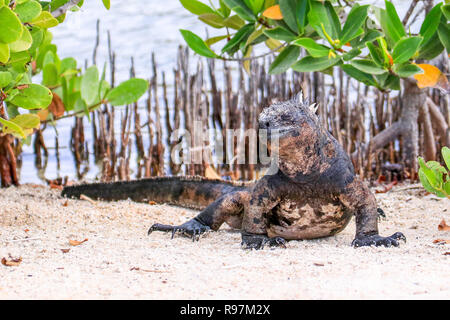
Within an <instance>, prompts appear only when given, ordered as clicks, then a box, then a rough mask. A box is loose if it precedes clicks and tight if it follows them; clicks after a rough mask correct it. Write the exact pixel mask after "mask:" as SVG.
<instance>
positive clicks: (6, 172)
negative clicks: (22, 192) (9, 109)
mask: <svg viewBox="0 0 450 320" xmlns="http://www.w3.org/2000/svg"><path fill="white" fill-rule="evenodd" d="M13 142H14V138H13V137H12V136H11V135H9V134H8V135H4V136H1V137H0V176H1V180H2V187H10V186H12V185H16V186H17V185H19V179H18V178H17V162H16V155H15V154H14V151H13V147H12V144H13Z"/></svg>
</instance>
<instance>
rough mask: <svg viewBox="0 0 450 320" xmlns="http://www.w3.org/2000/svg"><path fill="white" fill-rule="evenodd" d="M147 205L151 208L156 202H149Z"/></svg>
mask: <svg viewBox="0 0 450 320" xmlns="http://www.w3.org/2000/svg"><path fill="white" fill-rule="evenodd" d="M148 204H149V205H151V206H154V205H156V202H155V201H149V202H148Z"/></svg>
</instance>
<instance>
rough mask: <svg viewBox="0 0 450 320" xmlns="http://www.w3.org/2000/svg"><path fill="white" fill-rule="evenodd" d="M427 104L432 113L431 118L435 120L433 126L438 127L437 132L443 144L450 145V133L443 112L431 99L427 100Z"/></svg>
mask: <svg viewBox="0 0 450 320" xmlns="http://www.w3.org/2000/svg"><path fill="white" fill-rule="evenodd" d="M426 104H427V105H428V110H429V111H430V116H431V118H432V119H433V124H434V125H435V127H436V130H437V132H438V133H439V136H440V140H441V144H443V145H450V131H449V127H448V125H447V122H446V121H445V117H444V115H443V114H442V112H441V111H440V110H439V108H438V106H437V105H436V104H435V103H434V102H433V100H431V98H429V97H428V98H427V100H426Z"/></svg>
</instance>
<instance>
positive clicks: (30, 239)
mask: <svg viewBox="0 0 450 320" xmlns="http://www.w3.org/2000/svg"><path fill="white" fill-rule="evenodd" d="M33 240H41V238H23V239H15V240H3V241H1V242H6V243H10V242H20V241H33Z"/></svg>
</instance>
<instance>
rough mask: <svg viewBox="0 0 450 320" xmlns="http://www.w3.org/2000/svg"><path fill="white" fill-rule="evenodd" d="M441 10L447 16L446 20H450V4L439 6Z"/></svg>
mask: <svg viewBox="0 0 450 320" xmlns="http://www.w3.org/2000/svg"><path fill="white" fill-rule="evenodd" d="M441 11H442V13H443V14H444V16H445V17H446V18H447V21H448V20H450V4H445V5H443V6H442V7H441Z"/></svg>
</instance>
